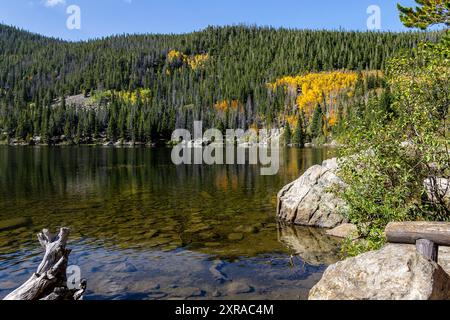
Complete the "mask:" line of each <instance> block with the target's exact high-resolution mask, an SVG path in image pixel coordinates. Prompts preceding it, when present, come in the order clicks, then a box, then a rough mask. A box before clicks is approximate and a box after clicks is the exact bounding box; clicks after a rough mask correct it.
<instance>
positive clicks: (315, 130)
mask: <svg viewBox="0 0 450 320" xmlns="http://www.w3.org/2000/svg"><path fill="white" fill-rule="evenodd" d="M323 116H324V114H323V111H322V107H321V106H320V104H319V105H317V108H316V109H315V111H314V115H313V118H312V122H311V134H312V136H313V137H314V138H319V137H321V136H322V135H323V130H322V128H323Z"/></svg>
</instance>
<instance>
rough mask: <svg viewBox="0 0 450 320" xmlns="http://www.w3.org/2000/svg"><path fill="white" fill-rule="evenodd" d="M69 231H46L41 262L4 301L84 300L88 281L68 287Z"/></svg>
mask: <svg viewBox="0 0 450 320" xmlns="http://www.w3.org/2000/svg"><path fill="white" fill-rule="evenodd" d="M69 233H70V229H68V228H61V230H60V231H59V234H58V235H57V236H53V235H52V234H51V233H50V232H49V230H47V229H44V230H43V231H42V232H41V233H39V234H38V235H37V236H38V240H39V242H40V244H41V246H42V247H43V248H44V249H45V254H44V258H43V260H42V262H41V263H40V265H39V267H38V268H37V271H36V273H34V274H33V275H32V276H31V277H30V279H28V280H27V281H26V282H25V283H24V284H23V285H22V286H20V287H19V288H17V289H16V290H14V291H13V292H11V293H10V294H9V295H7V296H6V297H5V298H4V300H81V299H82V296H83V293H84V292H85V290H86V280H81V282H80V286H79V288H77V289H69V288H68V286H67V277H66V269H67V263H68V261H69V255H70V252H71V250H69V249H66V244H67V239H68V237H69Z"/></svg>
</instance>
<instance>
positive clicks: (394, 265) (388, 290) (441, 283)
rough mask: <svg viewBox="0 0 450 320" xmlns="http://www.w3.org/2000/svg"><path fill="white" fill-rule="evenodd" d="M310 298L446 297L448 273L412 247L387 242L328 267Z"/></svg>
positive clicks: (448, 294) (449, 284) (448, 296)
mask: <svg viewBox="0 0 450 320" xmlns="http://www.w3.org/2000/svg"><path fill="white" fill-rule="evenodd" d="M309 299H310V300H447V299H450V276H449V275H448V274H447V273H446V272H445V271H444V270H443V269H442V267H441V266H440V265H438V264H437V263H435V262H433V261H431V260H428V259H426V258H425V257H424V256H422V255H421V254H420V253H419V252H417V250H416V249H415V246H411V245H398V244H395V245H394V244H389V245H387V246H385V247H384V248H383V249H381V250H378V251H372V252H368V253H365V254H362V255H360V256H358V257H355V258H350V259H347V260H345V261H341V262H338V263H336V264H334V265H332V266H330V267H329V268H328V269H327V270H326V271H325V274H324V276H323V278H322V280H320V282H319V283H318V284H317V285H316V286H315V287H314V288H313V289H311V291H310V294H309Z"/></svg>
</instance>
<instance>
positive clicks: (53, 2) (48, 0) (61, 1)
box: [44, 0, 66, 7]
mask: <svg viewBox="0 0 450 320" xmlns="http://www.w3.org/2000/svg"><path fill="white" fill-rule="evenodd" d="M65 4H66V0H45V1H44V5H45V6H46V7H56V6H58V5H65Z"/></svg>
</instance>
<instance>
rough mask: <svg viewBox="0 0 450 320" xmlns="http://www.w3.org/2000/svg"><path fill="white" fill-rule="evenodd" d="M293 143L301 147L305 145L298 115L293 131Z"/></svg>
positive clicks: (301, 123) (301, 122) (301, 124)
mask: <svg viewBox="0 0 450 320" xmlns="http://www.w3.org/2000/svg"><path fill="white" fill-rule="evenodd" d="M293 143H294V144H295V145H297V146H299V147H301V148H303V147H304V146H305V133H304V130H303V121H302V119H301V117H299V119H298V121H297V127H296V129H295V132H294V137H293Z"/></svg>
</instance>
